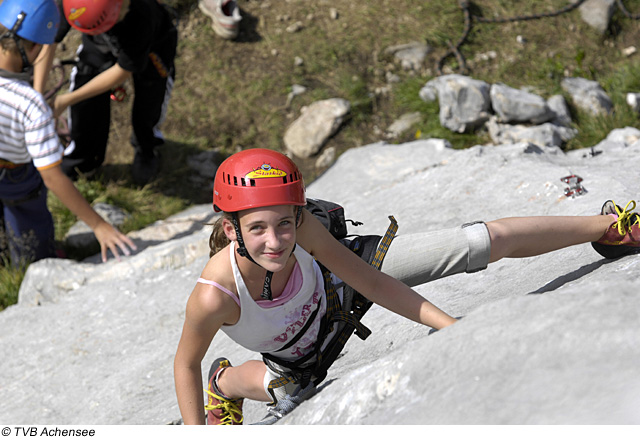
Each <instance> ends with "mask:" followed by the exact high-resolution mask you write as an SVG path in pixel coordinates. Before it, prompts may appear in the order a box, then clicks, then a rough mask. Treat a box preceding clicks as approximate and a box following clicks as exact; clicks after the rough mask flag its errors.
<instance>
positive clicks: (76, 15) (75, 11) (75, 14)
mask: <svg viewBox="0 0 640 440" xmlns="http://www.w3.org/2000/svg"><path fill="white" fill-rule="evenodd" d="M86 10H87V8H85V7H82V8H77V9H76V8H72V9H71V11H70V12H69V20H75V19H76V18H79V17H80V16H81V15H82V14H84V12H85V11H86Z"/></svg>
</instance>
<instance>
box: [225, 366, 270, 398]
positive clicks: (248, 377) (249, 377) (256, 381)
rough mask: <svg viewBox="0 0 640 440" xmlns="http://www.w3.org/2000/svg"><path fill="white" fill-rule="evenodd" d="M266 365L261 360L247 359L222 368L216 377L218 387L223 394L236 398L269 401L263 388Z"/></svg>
mask: <svg viewBox="0 0 640 440" xmlns="http://www.w3.org/2000/svg"><path fill="white" fill-rule="evenodd" d="M266 372H267V367H266V366H265V364H264V363H263V362H262V361H248V362H245V363H244V364H242V365H239V366H237V367H228V368H225V369H224V370H222V373H220V376H219V377H218V388H220V391H222V393H223V394H225V395H226V396H228V397H230V398H232V399H238V398H240V397H246V398H248V399H251V400H257V401H261V402H271V397H270V396H269V395H268V394H267V393H266V392H265V390H264V385H263V381H264V375H265V373H266Z"/></svg>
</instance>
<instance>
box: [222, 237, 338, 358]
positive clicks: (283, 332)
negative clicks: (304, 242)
mask: <svg viewBox="0 0 640 440" xmlns="http://www.w3.org/2000/svg"><path fill="white" fill-rule="evenodd" d="M229 249H230V252H231V258H230V260H231V267H232V269H233V276H234V278H235V282H236V289H237V292H238V296H239V297H240V319H238V322H237V323H235V324H234V325H223V326H222V327H221V329H222V331H223V332H225V333H226V334H227V336H229V337H230V338H231V339H233V340H234V341H235V342H237V343H238V344H240V345H242V346H243V347H245V348H247V349H248V350H251V351H257V352H262V353H270V352H276V351H277V350H279V349H281V348H282V347H284V346H285V345H286V344H287V342H288V341H290V340H291V339H292V338H293V337H295V336H296V335H297V334H298V332H299V331H300V330H302V329H303V328H304V326H305V325H306V324H307V320H308V319H309V318H310V316H311V315H312V313H313V312H314V311H315V310H316V309H317V308H318V304H320V309H319V310H318V314H317V316H316V317H315V319H314V322H313V324H311V325H310V327H309V328H308V330H307V331H306V332H305V334H304V335H303V336H302V337H301V338H300V339H299V340H298V341H296V343H295V344H294V345H293V346H291V347H289V348H287V349H286V350H283V351H281V352H278V353H277V356H278V357H280V358H282V359H284V360H292V359H296V358H299V357H301V356H304V355H305V354H307V353H309V352H310V351H311V350H312V348H313V345H314V343H315V342H316V340H317V337H318V331H319V329H320V321H321V319H320V318H322V316H324V315H325V313H326V309H327V301H326V297H325V293H324V281H323V277H322V271H321V270H320V267H319V266H318V264H317V263H316V262H315V260H314V259H313V257H312V256H311V255H310V254H309V253H308V252H307V251H305V250H304V249H302V247H301V246H296V248H295V250H294V253H293V255H294V256H295V258H296V261H297V263H298V265H299V267H300V270H301V273H302V286H301V287H300V290H299V291H298V292H297V293H295V294H294V295H292V296H291V297H290V299H288V300H287V301H285V302H283V303H282V304H280V305H277V306H275V307H269V308H263V307H260V306H259V305H258V304H256V302H255V300H254V299H253V298H252V297H251V295H250V293H249V290H248V289H247V286H246V285H245V283H244V280H243V278H242V274H241V273H240V270H239V269H238V264H237V262H236V252H235V246H234V245H231V246H229Z"/></svg>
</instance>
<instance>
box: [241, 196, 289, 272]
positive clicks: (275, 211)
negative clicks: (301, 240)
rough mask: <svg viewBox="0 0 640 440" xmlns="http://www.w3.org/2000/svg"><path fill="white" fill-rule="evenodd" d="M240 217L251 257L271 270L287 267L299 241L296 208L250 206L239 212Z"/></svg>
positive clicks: (243, 234) (276, 270) (243, 236)
mask: <svg viewBox="0 0 640 440" xmlns="http://www.w3.org/2000/svg"><path fill="white" fill-rule="evenodd" d="M238 218H239V220H240V229H241V231H242V238H243V239H244V244H245V246H246V248H247V250H248V251H249V254H250V255H251V257H252V258H253V259H254V260H255V261H256V262H257V263H258V264H259V265H260V266H262V267H264V268H265V269H267V270H270V271H272V272H278V271H279V270H282V269H284V267H285V265H286V263H287V261H288V260H289V257H290V256H291V252H292V250H293V247H294V246H295V243H296V216H295V207H293V206H291V205H279V206H269V207H264V208H254V209H247V210H245V211H242V212H240V213H239V216H238Z"/></svg>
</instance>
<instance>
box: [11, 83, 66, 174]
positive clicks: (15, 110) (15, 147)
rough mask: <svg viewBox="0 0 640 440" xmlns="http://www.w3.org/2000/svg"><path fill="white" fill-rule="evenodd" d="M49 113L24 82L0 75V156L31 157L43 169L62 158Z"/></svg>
mask: <svg viewBox="0 0 640 440" xmlns="http://www.w3.org/2000/svg"><path fill="white" fill-rule="evenodd" d="M63 152H64V150H63V148H62V145H61V144H60V141H59V139H58V135H57V134H56V126H55V120H54V119H53V113H52V111H51V109H50V108H49V106H48V105H47V103H46V102H45V100H44V98H43V97H42V95H41V94H40V93H39V92H37V91H35V90H34V89H33V88H32V87H31V86H30V85H29V84H28V83H27V82H25V81H20V80H16V79H9V78H4V77H0V159H4V160H7V161H10V162H13V163H17V164H22V163H29V162H31V161H33V164H34V166H35V167H36V168H39V169H45V168H50V167H52V166H54V165H57V164H59V163H60V162H61V161H62V154H63Z"/></svg>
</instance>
